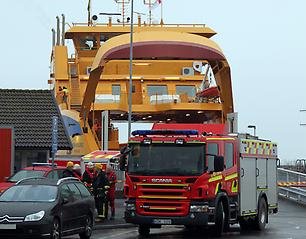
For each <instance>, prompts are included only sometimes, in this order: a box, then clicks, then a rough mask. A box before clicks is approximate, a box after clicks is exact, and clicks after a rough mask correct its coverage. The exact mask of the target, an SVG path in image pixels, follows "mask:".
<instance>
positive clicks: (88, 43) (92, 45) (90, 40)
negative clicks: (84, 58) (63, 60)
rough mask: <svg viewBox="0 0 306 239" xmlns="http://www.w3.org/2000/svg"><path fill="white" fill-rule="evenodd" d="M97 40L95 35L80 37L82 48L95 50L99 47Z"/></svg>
mask: <svg viewBox="0 0 306 239" xmlns="http://www.w3.org/2000/svg"><path fill="white" fill-rule="evenodd" d="M97 44H98V43H97V40H96V38H95V37H93V36H86V37H84V38H81V39H80V47H81V50H93V49H97V47H98V46H97Z"/></svg>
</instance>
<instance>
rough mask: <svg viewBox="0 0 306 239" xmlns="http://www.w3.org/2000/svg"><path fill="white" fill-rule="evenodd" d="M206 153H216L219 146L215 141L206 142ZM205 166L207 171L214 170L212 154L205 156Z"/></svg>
mask: <svg viewBox="0 0 306 239" xmlns="http://www.w3.org/2000/svg"><path fill="white" fill-rule="evenodd" d="M207 154H213V155H218V154H219V147H218V144H217V143H208V144H207ZM207 168H208V171H214V156H207Z"/></svg>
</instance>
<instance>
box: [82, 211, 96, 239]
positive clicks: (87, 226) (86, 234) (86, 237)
mask: <svg viewBox="0 0 306 239" xmlns="http://www.w3.org/2000/svg"><path fill="white" fill-rule="evenodd" d="M92 228H93V220H92V217H91V216H89V215H88V216H87V217H86V220H85V231H84V232H82V233H80V234H79V235H80V238H81V239H89V238H90V237H91V234H92Z"/></svg>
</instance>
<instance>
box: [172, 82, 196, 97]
mask: <svg viewBox="0 0 306 239" xmlns="http://www.w3.org/2000/svg"><path fill="white" fill-rule="evenodd" d="M176 94H178V95H180V94H187V95H188V96H189V97H195V94H196V89H195V86H194V85H177V86H176Z"/></svg>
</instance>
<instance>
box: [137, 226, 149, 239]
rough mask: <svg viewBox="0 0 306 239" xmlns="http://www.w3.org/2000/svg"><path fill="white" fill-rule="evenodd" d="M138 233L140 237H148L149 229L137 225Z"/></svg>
mask: <svg viewBox="0 0 306 239" xmlns="http://www.w3.org/2000/svg"><path fill="white" fill-rule="evenodd" d="M138 233H139V235H140V236H141V237H148V236H149V234H150V227H149V226H147V225H139V226H138Z"/></svg>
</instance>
